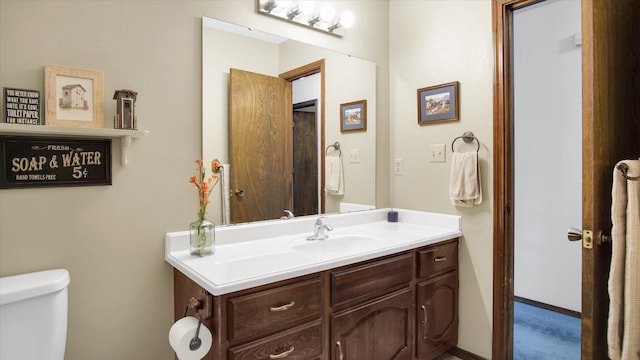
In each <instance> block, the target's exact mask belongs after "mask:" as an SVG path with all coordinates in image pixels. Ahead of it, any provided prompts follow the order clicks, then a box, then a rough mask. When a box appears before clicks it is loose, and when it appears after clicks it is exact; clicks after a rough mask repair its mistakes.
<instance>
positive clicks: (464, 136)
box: [451, 131, 480, 151]
mask: <svg viewBox="0 0 640 360" xmlns="http://www.w3.org/2000/svg"><path fill="white" fill-rule="evenodd" d="M458 139H462V140H464V142H466V143H467V144H469V143H471V142H472V141H473V140H475V141H476V142H477V143H478V148H477V149H476V151H480V140H478V138H477V137H476V136H475V135H473V133H472V132H471V131H467V132H465V133H464V134H462V136H458V137H457V138H455V139H453V141H452V142H451V151H455V150H454V149H453V144H455V143H456V140H458Z"/></svg>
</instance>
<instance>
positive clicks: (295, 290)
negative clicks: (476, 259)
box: [174, 239, 458, 360]
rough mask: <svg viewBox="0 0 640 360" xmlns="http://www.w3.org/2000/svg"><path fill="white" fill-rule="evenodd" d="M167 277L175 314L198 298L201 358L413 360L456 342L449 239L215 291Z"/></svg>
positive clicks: (454, 267) (454, 266)
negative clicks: (206, 345) (206, 335)
mask: <svg viewBox="0 0 640 360" xmlns="http://www.w3.org/2000/svg"><path fill="white" fill-rule="evenodd" d="M174 282H175V286H174V297H175V305H174V308H175V317H176V320H177V319H179V318H181V317H182V316H183V315H184V309H185V306H186V305H187V304H188V303H189V299H190V298H191V297H198V296H200V297H202V296H205V298H206V301H203V302H202V304H203V306H205V307H206V308H205V309H202V310H200V311H201V313H202V314H205V315H207V316H210V318H208V319H206V320H205V321H203V323H204V324H205V325H206V326H207V327H208V328H209V329H210V330H211V333H212V335H213V346H212V349H211V351H210V352H209V354H208V355H207V356H206V357H205V359H207V360H224V359H229V360H259V359H286V360H292V359H293V360H363V359H367V360H391V359H394V360H404V359H406V360H411V359H420V360H422V359H433V358H434V357H436V356H438V355H440V354H442V353H444V352H446V351H447V350H448V349H450V348H451V347H453V346H455V345H456V344H457V337H458V241H457V239H455V240H451V241H447V242H444V243H439V244H435V245H431V246H427V247H423V248H419V249H415V250H411V251H406V252H402V253H399V254H394V255H389V256H386V257H382V258H378V259H373V260H369V261H365V262H362V263H357V264H353V265H349V266H344V267H340V268H336V269H331V270H326V271H323V272H320V273H316V274H311V275H307V276H303V277H299V278H295V279H289V280H286V281H281V282H278V283H274V284H269V285H264V286H260V287H257V288H253V289H247V290H242V291H238V292H234V293H231V294H226V295H221V296H211V295H210V294H208V293H206V292H205V291H204V289H202V288H201V287H199V286H197V285H196V284H195V283H193V282H192V281H191V280H189V279H188V278H187V277H186V276H184V275H183V274H182V273H180V272H179V271H177V270H174ZM190 314H191V315H193V313H190Z"/></svg>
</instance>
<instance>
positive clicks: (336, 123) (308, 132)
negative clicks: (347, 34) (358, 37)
mask: <svg viewBox="0 0 640 360" xmlns="http://www.w3.org/2000/svg"><path fill="white" fill-rule="evenodd" d="M247 34H248V35H249V36H247ZM202 44H203V45H202V66H203V68H202V76H203V79H202V87H203V88H202V96H203V98H202V104H203V109H202V114H203V119H202V151H203V154H202V156H203V159H212V158H218V159H220V160H221V161H222V162H223V163H228V164H230V165H229V167H230V169H229V168H226V171H227V172H228V174H229V176H230V179H229V181H227V182H226V187H227V188H226V189H222V193H225V194H231V195H230V201H228V202H226V203H228V204H229V206H228V207H229V208H230V209H226V210H225V209H224V207H223V206H221V204H222V203H223V202H222V201H221V199H220V194H217V193H216V192H214V196H213V198H212V204H211V205H210V207H211V209H212V211H213V212H212V214H211V215H213V218H214V220H216V221H218V223H227V222H228V221H221V220H220V219H221V218H223V219H224V218H225V217H226V218H227V219H230V222H232V223H236V222H247V221H255V220H266V219H278V218H280V217H282V216H283V215H286V213H285V210H291V211H293V212H294V214H295V215H309V214H317V213H322V212H338V211H340V208H341V204H342V205H344V204H360V205H370V206H374V205H375V153H376V147H375V138H376V136H375V131H376V127H375V124H376V98H375V94H376V64H375V63H372V62H370V61H366V60H362V59H358V58H355V57H352V56H348V55H344V54H340V53H337V52H334V51H329V50H326V49H321V48H318V47H316V46H312V45H308V44H304V43H300V42H297V41H293V40H288V39H283V38H280V37H277V36H273V35H269V34H265V33H260V32H257V31H253V30H249V29H247V28H244V27H240V26H236V25H233V24H229V23H225V22H222V21H219V20H214V19H211V18H206V17H205V18H203V27H202ZM231 69H234V70H233V71H232V70H231ZM234 73H238V74H255V75H256V76H258V77H260V78H261V76H262V75H265V76H268V77H270V78H279V79H280V80H281V81H284V87H283V89H282V90H278V91H276V90H255V89H257V87H256V85H255V84H256V83H254V82H249V83H250V84H253V85H250V87H251V86H253V87H254V93H255V94H254V95H256V96H257V97H256V98H255V99H253V100H251V101H249V100H248V97H247V96H246V95H244V94H242V95H240V94H241V93H238V94H237V95H232V94H236V93H235V91H236V90H235V89H236V86H235V85H237V84H238V83H242V82H243V81H244V80H243V81H239V80H238V79H239V78H237V77H236V76H235V75H233V74H234ZM303 75H304V76H303ZM232 88H233V89H232ZM277 93H282V94H284V97H286V99H281V97H280V96H276V94H277ZM360 99H366V100H367V107H368V109H367V129H366V131H361V132H347V133H341V132H340V121H341V119H340V104H343V103H348V102H352V101H355V100H360ZM266 102H269V103H278V104H284V106H285V108H286V110H285V111H284V113H281V114H280V115H276V114H274V113H271V112H270V111H269V112H267V110H265V108H264V107H263V106H262V105H264V103H266ZM312 103H315V106H314V105H312ZM258 104H259V105H260V107H259V108H256V106H257V105H258ZM236 111H238V112H237V113H236ZM283 121H284V122H285V123H284V124H286V125H282V124H283V123H282V122H283ZM238 129H243V130H252V131H257V132H258V135H257V136H258V137H257V138H256V139H257V140H248V139H249V138H247V137H245V135H240V137H239V138H238V137H237V135H234V134H233V133H234V132H235V131H236V130H238ZM298 129H300V130H298ZM303 129H304V130H303ZM335 142H339V143H340V145H341V153H342V174H343V179H344V194H341V195H332V194H326V192H325V191H324V184H325V168H324V166H325V165H324V164H325V161H324V157H325V150H326V147H327V146H328V145H332V144H334V143H335ZM329 153H331V151H329ZM256 159H260V160H256ZM301 166H304V167H302V168H301ZM236 170H238V171H236ZM240 194H242V195H243V196H239V195H240ZM252 201H253V202H252ZM296 211H297V212H298V213H296ZM225 215H226V216H225Z"/></svg>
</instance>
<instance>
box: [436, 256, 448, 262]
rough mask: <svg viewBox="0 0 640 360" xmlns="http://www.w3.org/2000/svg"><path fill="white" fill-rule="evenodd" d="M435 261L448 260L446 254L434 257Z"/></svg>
mask: <svg viewBox="0 0 640 360" xmlns="http://www.w3.org/2000/svg"><path fill="white" fill-rule="evenodd" d="M433 261H435V262H443V261H447V258H446V256H437V257H436V258H434V259H433Z"/></svg>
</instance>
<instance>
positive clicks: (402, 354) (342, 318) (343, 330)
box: [331, 289, 413, 360]
mask: <svg viewBox="0 0 640 360" xmlns="http://www.w3.org/2000/svg"><path fill="white" fill-rule="evenodd" d="M412 297H413V291H411V289H404V290H400V291H397V292H395V293H392V294H390V295H387V296H385V297H383V298H380V299H378V300H376V301H373V302H368V303H365V304H362V305H359V306H355V307H353V308H349V309H347V310H344V311H341V312H339V313H337V314H335V315H332V316H331V340H332V341H331V359H333V360H363V359H367V360H400V359H402V360H409V359H411V348H412V344H413V338H412V335H413V323H412V322H411V319H412V317H413V316H412V311H411V307H412V304H413V300H412Z"/></svg>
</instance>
